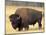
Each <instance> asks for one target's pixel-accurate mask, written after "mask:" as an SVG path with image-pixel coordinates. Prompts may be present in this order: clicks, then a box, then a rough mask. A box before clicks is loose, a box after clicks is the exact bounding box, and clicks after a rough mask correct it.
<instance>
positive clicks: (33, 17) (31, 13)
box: [10, 8, 42, 30]
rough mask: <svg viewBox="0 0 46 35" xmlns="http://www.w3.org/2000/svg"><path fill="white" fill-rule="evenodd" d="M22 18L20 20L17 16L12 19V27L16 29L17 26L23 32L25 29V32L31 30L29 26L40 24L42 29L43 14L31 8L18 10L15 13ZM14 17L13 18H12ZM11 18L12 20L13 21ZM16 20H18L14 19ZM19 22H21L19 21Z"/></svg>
mask: <svg viewBox="0 0 46 35" xmlns="http://www.w3.org/2000/svg"><path fill="white" fill-rule="evenodd" d="M15 14H18V15H19V16H20V18H19V19H17V18H18V17H16V16H15V15H14V16H13V18H12V25H13V27H14V28H16V26H17V27H18V28H19V29H20V30H21V29H22V28H23V27H24V28H25V30H28V29H29V25H33V26H34V25H35V24H36V22H38V25H39V29H41V28H42V24H41V20H42V12H40V11H37V10H34V9H30V8H18V9H17V10H16V12H15ZM11 17H12V16H11ZM11 17H10V19H11ZM14 18H16V19H14ZM18 20H19V21H18Z"/></svg>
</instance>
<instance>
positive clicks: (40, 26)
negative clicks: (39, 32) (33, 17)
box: [38, 19, 42, 29]
mask: <svg viewBox="0 0 46 35" xmlns="http://www.w3.org/2000/svg"><path fill="white" fill-rule="evenodd" d="M38 25H39V29H42V24H41V20H40V19H39V20H38Z"/></svg>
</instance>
